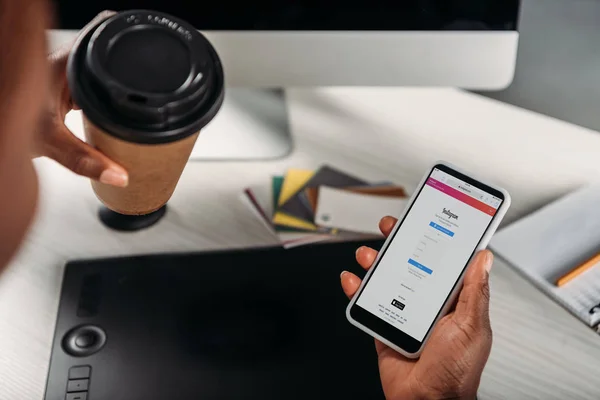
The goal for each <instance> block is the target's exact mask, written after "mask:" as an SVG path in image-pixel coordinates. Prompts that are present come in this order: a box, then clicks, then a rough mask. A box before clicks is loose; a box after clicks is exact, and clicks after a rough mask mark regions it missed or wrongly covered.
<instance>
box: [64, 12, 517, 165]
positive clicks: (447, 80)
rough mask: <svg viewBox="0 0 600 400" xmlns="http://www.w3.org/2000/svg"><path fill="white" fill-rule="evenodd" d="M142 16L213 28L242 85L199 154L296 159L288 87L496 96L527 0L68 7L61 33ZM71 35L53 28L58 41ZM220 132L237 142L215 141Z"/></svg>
mask: <svg viewBox="0 0 600 400" xmlns="http://www.w3.org/2000/svg"><path fill="white" fill-rule="evenodd" d="M140 8H143V9H156V10H159V11H163V12H167V13H170V14H172V15H175V16H178V17H180V18H183V19H185V20H187V21H189V22H191V23H192V24H193V25H195V26H196V27H197V28H198V29H199V30H201V31H202V32H204V33H205V34H206V35H207V37H208V38H209V40H210V41H211V42H212V43H213V44H214V45H215V47H216V49H217V51H218V53H219V55H220V56H221V58H222V61H223V65H224V67H225V75H226V80H227V84H228V86H229V87H230V88H234V90H229V91H228V96H227V98H226V104H225V106H224V108H223V110H222V112H221V114H220V115H219V116H218V117H217V119H215V121H214V122H213V123H212V124H211V125H210V126H209V128H208V130H209V132H210V134H209V135H202V137H201V139H200V141H199V143H198V146H197V151H196V150H195V152H194V155H193V158H212V159H215V158H217V159H223V158H235V159H240V158H250V159H254V158H275V157H278V156H281V155H283V154H285V153H286V152H288V151H289V150H290V149H291V147H290V142H289V140H288V139H289V133H288V132H275V131H281V130H285V129H283V128H282V127H285V126H287V125H286V119H285V116H286V108H285V103H284V102H283V98H284V96H283V94H282V92H281V91H279V90H277V89H280V88H287V87H299V86H453V87H461V88H465V89H475V90H498V89H502V88H505V87H507V86H508V85H509V84H510V83H511V81H512V79H513V75H514V70H515V65H516V57H517V47H518V37H519V34H518V31H517V20H518V15H519V1H518V0H397V1H382V0H369V1H365V0H361V1H309V0H296V1H285V0H282V1H265V0H256V1H252V2H240V1H236V2H233V1H225V0H219V1H189V0H59V1H58V2H57V12H56V15H57V19H58V21H57V22H58V26H59V28H60V29H61V30H76V29H79V28H81V27H83V26H84V25H85V24H86V23H87V22H88V21H89V20H90V19H91V18H93V17H94V16H95V15H96V14H97V13H98V12H100V11H102V10H106V9H112V10H125V9H140ZM72 34H73V33H72V32H69V31H60V32H54V33H53V35H54V36H53V39H54V40H55V41H62V40H65V39H66V38H68V37H69V35H72ZM249 88H261V89H271V90H269V91H264V90H263V91H261V92H259V91H253V90H249ZM234 98H235V101H233V100H234ZM246 106H248V107H246ZM240 107H241V108H240ZM242 108H243V109H244V110H242ZM261 115H262V116H263V117H266V118H268V119H269V121H267V122H265V119H264V118H261V117H260V116H261ZM234 120H237V121H238V122H237V123H235V122H234ZM231 124H237V125H238V126H233V125H231ZM217 130H219V131H223V132H227V133H226V135H229V136H228V137H227V136H224V135H225V134H221V132H219V133H218V134H217V133H215V134H214V135H213V134H212V132H213V131H217ZM233 131H236V132H237V134H235V133H232V132H233ZM238 131H239V132H238ZM250 131H252V132H254V131H256V132H254V133H249V132H250ZM260 131H262V132H260ZM267 131H269V132H267ZM271 131H272V132H271ZM211 135H212V139H211V137H210V136H211ZM232 135H233V136H232ZM236 135H237V136H236ZM265 135H266V136H265ZM206 136H209V137H208V138H206ZM254 136H256V137H254ZM267 136H268V137H273V138H274V139H273V140H269V139H268V137H267ZM211 140H212V141H211ZM240 141H241V142H240ZM232 142H233V143H243V144H244V145H241V146H232V145H231V143H232ZM269 143H270V144H269ZM258 146H260V147H261V148H260V149H259V148H258ZM234 147H235V148H234ZM238 147H239V148H238ZM247 152H250V153H252V154H247V156H244V153H247Z"/></svg>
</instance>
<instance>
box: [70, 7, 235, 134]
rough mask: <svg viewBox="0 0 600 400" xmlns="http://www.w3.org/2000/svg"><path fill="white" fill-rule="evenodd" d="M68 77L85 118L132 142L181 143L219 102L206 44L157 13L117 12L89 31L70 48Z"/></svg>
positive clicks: (217, 72)
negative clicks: (178, 141) (179, 141)
mask: <svg viewBox="0 0 600 400" xmlns="http://www.w3.org/2000/svg"><path fill="white" fill-rule="evenodd" d="M67 75H68V81H69V87H70V89H71V94H72V96H73V100H74V101H75V103H76V104H77V105H78V106H79V107H81V109H82V110H83V112H84V113H85V115H86V116H87V118H88V119H89V120H90V121H91V122H92V123H94V124H95V125H97V126H98V127H99V128H101V129H103V130H105V131H106V132H107V133H110V134H112V135H114V136H116V137H119V138H121V139H123V140H127V141H130V142H136V143H147V144H155V143H166V142H172V141H175V140H179V139H182V138H184V137H186V136H189V135H191V134H193V133H195V132H198V131H199V130H200V129H202V128H203V127H204V126H205V125H206V124H208V123H209V122H210V121H211V120H212V119H213V117H214V116H215V115H216V114H217V112H218V111H219V109H220V107H221V104H222V103H223V95H224V78H223V68H222V66H221V61H220V59H219V56H218V55H217V53H216V51H215V49H214V48H213V47H212V45H211V44H210V42H209V41H208V40H207V39H206V38H205V37H204V36H203V35H202V34H201V33H199V32H198V31H197V30H196V29H194V27H193V26H191V25H190V24H188V23H187V22H185V21H182V20H180V19H178V18H175V17H172V16H170V15H166V14H163V13H159V12H154V11H147V10H133V11H125V12H121V13H118V14H116V15H114V16H113V17H110V18H109V19H107V20H105V21H103V22H101V23H100V24H99V25H97V26H96V27H95V28H94V29H91V30H90V31H89V32H88V33H87V34H85V35H84V36H82V37H81V38H80V39H79V40H78V41H77V43H76V44H75V46H74V47H73V50H72V51H71V54H70V57H69V62H68V68H67Z"/></svg>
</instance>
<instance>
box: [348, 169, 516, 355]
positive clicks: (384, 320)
mask: <svg viewBox="0 0 600 400" xmlns="http://www.w3.org/2000/svg"><path fill="white" fill-rule="evenodd" d="M509 206H510V195H509V194H508V192H506V191H505V190H503V189H501V188H497V187H494V186H492V185H490V184H486V183H483V182H482V181H481V180H478V179H476V178H474V177H472V176H470V175H467V174H466V173H464V172H462V171H459V170H458V169H457V168H456V167H453V166H451V165H450V164H448V163H445V162H439V163H436V164H435V165H434V166H433V167H432V168H431V169H430V170H429V171H428V172H427V174H426V175H425V176H424V178H423V180H422V182H421V184H420V185H419V188H418V189H417V190H416V191H415V194H414V195H413V197H412V198H411V199H410V201H409V203H408V206H407V209H406V210H405V212H404V214H403V215H402V216H401V217H400V219H399V220H398V223H397V224H396V226H395V227H394V228H393V230H392V232H391V234H390V235H389V237H388V240H387V241H386V243H385V244H384V245H383V247H382V249H381V251H380V252H379V255H378V256H377V258H376V259H375V262H374V263H373V266H372V267H371V269H370V270H369V272H368V274H367V275H366V277H365V279H364V280H363V282H362V284H361V286H360V288H359V289H358V291H357V292H356V295H355V296H354V297H353V299H352V301H351V302H350V304H349V305H348V308H347V312H346V314H347V317H348V320H349V321H350V322H351V323H352V324H353V325H355V326H357V327H359V328H360V329H362V330H363V331H365V332H367V333H369V334H370V335H371V336H373V337H375V338H377V339H378V340H380V341H381V342H383V343H384V344H386V345H388V346H389V347H391V348H393V349H394V350H396V351H397V352H399V353H400V354H402V355H404V356H406V357H409V358H417V357H419V355H420V354H421V352H422V350H423V346H424V345H425V343H426V342H427V340H428V338H429V336H430V334H431V331H432V328H433V326H434V325H435V324H436V322H437V321H439V320H440V318H442V317H443V316H444V315H445V314H446V313H448V311H449V310H450V307H451V306H452V304H453V303H454V301H455V299H456V296H457V295H458V293H459V292H460V289H461V287H462V282H463V278H464V274H465V271H466V267H467V266H468V264H469V262H470V260H471V259H472V257H473V256H474V255H475V254H476V252H477V251H478V250H482V249H484V248H485V247H486V245H487V244H488V242H489V240H490V239H491V237H492V235H493V233H494V232H495V230H496V228H497V227H498V225H499V223H500V221H501V220H502V218H503V217H504V215H505V214H506V211H507V209H508V208H509Z"/></svg>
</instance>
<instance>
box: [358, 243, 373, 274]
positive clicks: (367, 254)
mask: <svg viewBox="0 0 600 400" xmlns="http://www.w3.org/2000/svg"><path fill="white" fill-rule="evenodd" d="M377 254H378V252H377V251H376V250H373V249H372V248H370V247H367V246H361V247H359V248H358V249H357V250H356V261H358V264H359V265H360V266H361V267H363V268H364V269H367V270H368V269H369V268H371V265H373V263H374V262H375V258H377Z"/></svg>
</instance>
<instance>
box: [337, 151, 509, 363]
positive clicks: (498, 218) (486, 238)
mask: <svg viewBox="0 0 600 400" xmlns="http://www.w3.org/2000/svg"><path fill="white" fill-rule="evenodd" d="M436 165H444V166H446V167H448V168H450V169H452V170H453V171H456V172H458V173H460V174H462V175H466V176H468V177H469V178H471V179H474V180H476V181H478V182H480V183H482V184H484V185H486V186H489V187H490V188H492V189H495V190H497V191H499V192H501V193H502V194H503V195H504V201H503V202H502V205H501V206H500V208H499V209H498V211H497V212H496V215H494V218H493V219H492V222H491V223H490V225H489V227H488V228H487V230H486V231H485V232H484V234H483V236H482V238H481V240H480V242H479V244H478V245H477V247H476V248H475V251H474V252H473V256H474V255H475V254H477V253H478V252H479V251H481V250H483V249H485V248H486V247H487V245H488V243H489V242H490V240H491V239H492V236H493V235H494V233H495V232H496V229H498V225H500V222H502V219H503V218H504V216H505V215H506V212H507V211H508V208H509V207H510V203H511V198H510V194H509V193H508V192H507V191H506V190H505V189H502V188H500V187H498V186H495V185H492V184H489V183H487V182H485V181H484V180H482V179H480V178H478V177H477V176H474V175H472V174H469V173H466V172H465V171H463V170H461V169H460V168H457V167H455V166H454V165H452V164H450V163H448V162H446V161H438V162H436V163H434V164H433V165H432V166H431V167H430V168H429V169H428V170H427V173H426V174H425V176H424V177H423V179H421V182H420V183H419V186H418V187H417V189H416V190H415V191H414V193H413V195H412V196H411V198H410V199H409V201H408V203H407V205H406V208H405V209H404V211H403V212H402V214H401V215H400V216H399V218H398V222H397V223H396V225H395V226H394V229H393V230H392V232H391V233H390V235H389V237H388V238H387V240H386V241H385V243H384V244H383V246H382V247H381V250H380V251H379V254H378V255H377V257H376V258H375V261H374V262H373V266H372V267H371V268H370V269H369V271H368V272H367V274H366V275H365V278H364V279H363V281H362V283H361V285H360V287H359V289H358V290H357V291H356V294H355V295H354V296H353V297H352V300H350V303H349V304H348V307H347V308H346V318H348V321H349V322H350V323H351V324H352V325H354V326H356V327H357V328H359V329H361V330H362V331H364V332H366V333H368V334H369V335H371V336H373V337H374V338H375V339H377V340H379V341H381V342H382V343H385V344H386V345H387V346H389V347H391V348H392V349H394V350H395V351H397V352H398V353H400V354H402V355H403V356H405V357H407V358H411V359H415V358H419V356H420V355H421V352H422V351H423V348H424V347H425V344H426V343H427V340H428V339H429V336H430V335H431V332H432V331H433V326H435V325H436V324H437V323H438V322H439V320H440V319H441V318H442V317H443V316H444V315H446V314H448V312H449V311H450V308H451V307H452V305H453V304H454V301H455V300H456V298H457V296H458V294H459V293H460V290H461V289H462V286H463V280H464V276H465V272H466V270H467V268H464V269H463V272H462V273H461V275H460V277H459V278H458V280H457V284H455V286H454V289H453V290H452V292H451V293H450V295H449V296H448V299H447V300H446V302H445V303H444V304H443V305H442V308H441V312H440V313H439V314H438V317H437V318H436V319H435V320H434V321H433V324H432V325H431V328H430V329H429V332H427V335H426V336H425V338H423V341H422V342H421V347H419V350H417V351H416V352H415V353H410V352H408V351H406V350H404V349H402V348H401V347H399V346H398V345H396V344H395V343H393V342H391V341H390V340H388V339H386V338H384V337H383V336H381V335H379V334H378V333H377V332H375V331H373V330H371V329H370V328H369V327H367V326H365V325H363V324H362V323H360V322H358V321H356V320H355V319H354V318H352V316H351V315H350V310H351V309H352V307H354V305H355V304H356V301H357V299H358V294H359V293H361V292H362V290H363V288H364V286H365V285H366V284H367V282H368V281H369V279H370V277H371V274H372V273H373V271H375V269H376V267H377V265H378V264H379V261H380V258H381V257H382V254H384V253H385V250H386V249H387V247H388V246H389V245H390V243H391V242H392V238H394V237H395V234H396V231H397V230H398V229H400V227H401V226H402V223H401V222H402V221H403V220H404V217H405V216H406V214H407V212H408V210H410V209H411V208H412V205H413V203H414V202H415V200H416V199H417V196H418V195H419V193H421V190H422V189H423V186H425V183H426V182H427V179H428V178H429V176H430V175H431V173H432V172H433V168H434V167H435V166H436ZM473 256H472V257H471V258H470V259H469V260H468V261H467V264H466V265H469V264H470V263H471V261H472V259H473Z"/></svg>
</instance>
